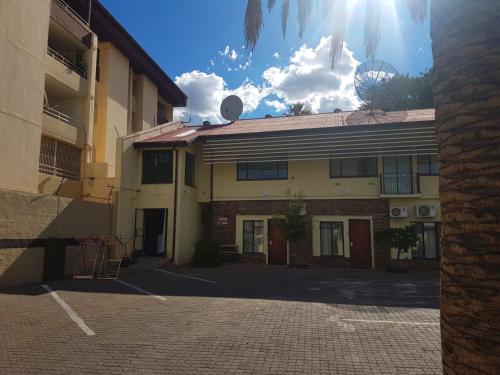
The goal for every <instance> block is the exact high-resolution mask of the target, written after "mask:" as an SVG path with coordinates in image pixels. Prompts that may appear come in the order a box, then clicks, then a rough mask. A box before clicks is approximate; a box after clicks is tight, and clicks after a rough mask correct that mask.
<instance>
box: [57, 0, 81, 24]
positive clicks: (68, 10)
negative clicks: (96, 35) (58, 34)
mask: <svg viewBox="0 0 500 375" xmlns="http://www.w3.org/2000/svg"><path fill="white" fill-rule="evenodd" d="M54 2H55V3H56V4H57V5H59V6H60V7H61V8H62V9H64V11H65V12H66V13H68V14H69V15H70V16H71V17H73V18H76V19H77V20H78V21H80V22H82V23H83V24H84V25H85V26H87V27H88V26H89V23H88V21H86V20H85V19H84V18H83V17H82V16H80V15H79V14H78V13H77V12H76V11H75V10H74V9H73V8H71V7H70V6H69V5H68V4H66V2H64V1H63V0H54Z"/></svg>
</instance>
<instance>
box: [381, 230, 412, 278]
mask: <svg viewBox="0 0 500 375" xmlns="http://www.w3.org/2000/svg"><path fill="white" fill-rule="evenodd" d="M375 239H376V240H377V241H383V242H387V243H388V244H389V245H390V248H391V249H396V250H397V252H398V253H397V254H398V255H397V260H398V262H397V264H396V265H391V266H389V267H388V268H387V271H389V272H397V273H405V272H408V268H407V267H404V266H402V265H401V263H400V262H399V260H401V254H402V253H405V254H408V252H409V251H410V249H412V248H414V247H415V246H417V245H418V242H419V237H418V235H417V232H416V231H415V226H414V225H406V226H403V227H399V228H387V229H383V230H381V231H379V232H377V233H376V235H375Z"/></svg>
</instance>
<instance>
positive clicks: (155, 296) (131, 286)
mask: <svg viewBox="0 0 500 375" xmlns="http://www.w3.org/2000/svg"><path fill="white" fill-rule="evenodd" d="M115 281H116V282H117V283H120V284H122V285H125V286H128V287H129V288H130V289H134V290H137V291H138V292H141V293H143V294H146V295H148V296H151V297H154V298H157V299H159V300H160V301H166V300H167V299H166V298H165V297H162V296H159V295H157V294H153V293H151V292H148V291H147V290H145V289H142V288H139V287H138V286H135V285H133V284H130V283H127V282H126V281H123V280H115Z"/></svg>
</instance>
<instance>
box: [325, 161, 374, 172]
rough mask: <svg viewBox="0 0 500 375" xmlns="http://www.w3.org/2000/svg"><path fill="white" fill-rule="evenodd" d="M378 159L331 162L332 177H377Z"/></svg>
mask: <svg viewBox="0 0 500 375" xmlns="http://www.w3.org/2000/svg"><path fill="white" fill-rule="evenodd" d="M376 176H377V158H352V159H332V160H330V177H376Z"/></svg>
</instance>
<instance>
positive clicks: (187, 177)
mask: <svg viewBox="0 0 500 375" xmlns="http://www.w3.org/2000/svg"><path fill="white" fill-rule="evenodd" d="M195 173H196V163H195V158H194V155H193V154H190V153H189V152H186V165H185V168H184V184H185V185H187V186H192V187H194V176H195Z"/></svg>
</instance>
